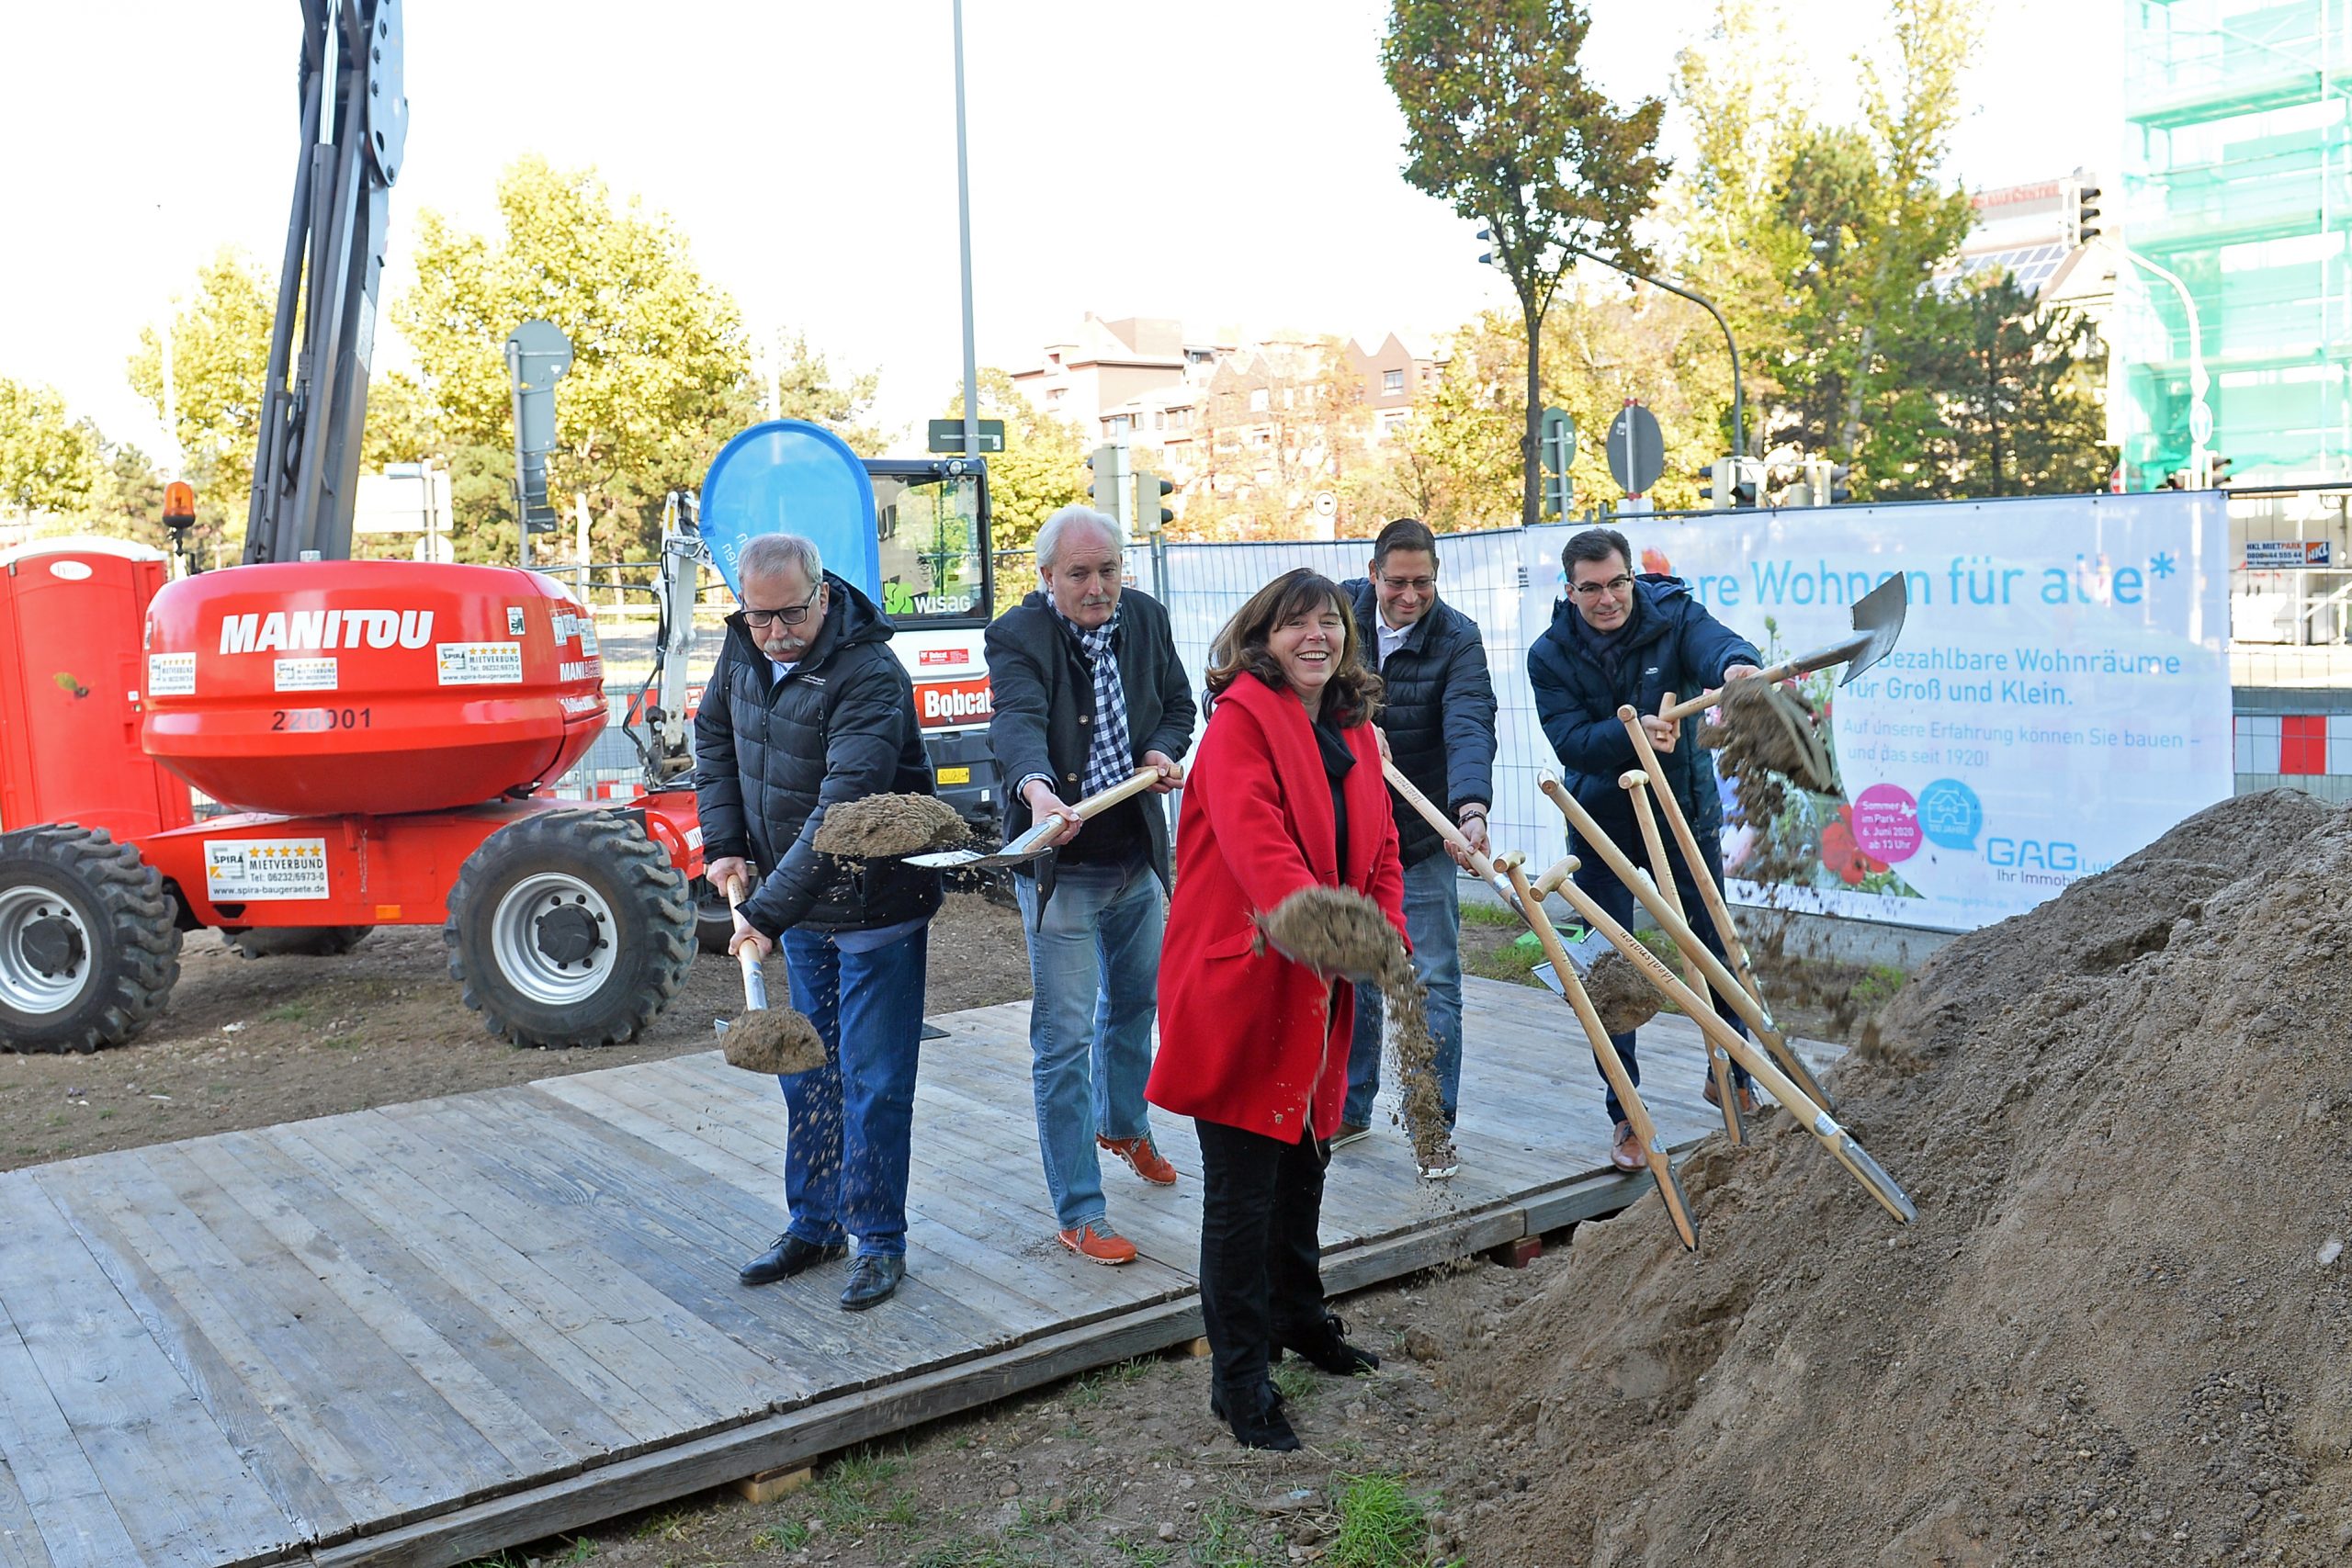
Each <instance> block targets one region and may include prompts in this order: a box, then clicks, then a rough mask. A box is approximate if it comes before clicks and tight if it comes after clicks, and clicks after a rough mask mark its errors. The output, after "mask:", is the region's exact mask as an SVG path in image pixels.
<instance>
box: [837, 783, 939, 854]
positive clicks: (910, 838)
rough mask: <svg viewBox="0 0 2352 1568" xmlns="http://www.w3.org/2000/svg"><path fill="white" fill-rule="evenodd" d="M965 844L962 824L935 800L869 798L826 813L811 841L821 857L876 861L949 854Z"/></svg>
mask: <svg viewBox="0 0 2352 1568" xmlns="http://www.w3.org/2000/svg"><path fill="white" fill-rule="evenodd" d="M964 839H965V828H964V819H963V818H960V817H958V816H956V808H955V807H952V806H950V805H948V804H947V803H946V802H945V801H944V800H942V799H940V798H939V797H938V796H937V795H867V796H866V797H865V799H863V800H845V801H843V802H842V803H841V804H840V805H839V806H835V807H828V808H827V810H826V812H825V819H824V821H822V822H821V823H820V824H818V827H817V838H816V840H815V841H816V846H817V849H818V850H819V852H821V853H824V854H829V855H839V856H840V857H842V859H843V860H875V859H887V858H888V857H890V856H893V855H920V854H929V853H931V852H933V851H935V850H952V849H954V848H955V847H956V845H958V844H960V843H962V842H963V841H964Z"/></svg>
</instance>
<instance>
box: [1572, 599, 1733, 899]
mask: <svg viewBox="0 0 2352 1568" xmlns="http://www.w3.org/2000/svg"><path fill="white" fill-rule="evenodd" d="M1579 618H1580V617H1579V615H1578V612H1577V607H1576V605H1575V604H1574V603H1573V602H1571V601H1569V600H1567V599H1566V598H1563V599H1562V600H1561V601H1560V602H1559V604H1557V605H1556V606H1555V608H1554V609H1553V611H1552V624H1551V625H1550V626H1547V627H1545V628H1544V635H1543V636H1541V637H1537V638H1536V639H1535V642H1534V645H1533V646H1532V647H1531V648H1530V649H1528V650H1527V679H1528V681H1529V682H1530V683H1531V684H1532V685H1533V686H1534V688H1535V713H1536V716H1537V717H1539V718H1541V719H1542V720H1543V721H1544V739H1547V740H1549V741H1550V742H1551V743H1552V750H1553V751H1554V752H1555V753H1556V754H1557V755H1558V756H1559V759H1560V779H1561V782H1562V783H1563V784H1566V785H1567V787H1568V789H1569V790H1570V792H1572V793H1573V794H1574V795H1576V797H1577V802H1578V803H1579V804H1580V805H1582V806H1583V807H1584V808H1585V809H1586V810H1587V811H1589V812H1591V813H1592V815H1593V818H1594V819H1595V820H1597V821H1598V822H1599V823H1600V826H1601V828H1602V829H1603V830H1604V831H1606V832H1607V833H1608V834H1609V836H1610V837H1611V839H1613V840H1616V842H1617V847H1618V848H1619V849H1622V850H1623V851H1624V852H1626V853H1627V854H1628V855H1630V856H1632V857H1633V859H1634V862H1635V863H1637V864H1638V863H1640V862H1641V861H1642V860H1643V858H1644V856H1643V853H1642V848H1641V829H1640V827H1639V825H1638V824H1636V823H1635V822H1634V808H1633V807H1632V806H1631V805H1630V804H1628V803H1627V801H1626V799H1625V792H1624V791H1623V789H1621V788H1619V787H1618V784H1617V777H1618V775H1619V774H1621V773H1624V772H1625V770H1627V769H1628V768H1632V767H1634V766H1637V765H1638V763H1637V760H1636V759H1635V757H1634V741H1633V738H1632V737H1631V736H1629V735H1627V734H1626V733H1625V727H1624V725H1623V723H1621V722H1620V721H1619V720H1618V717H1617V709H1618V707H1619V705H1621V704H1624V703H1631V704H1633V705H1634V707H1635V708H1637V709H1639V710H1640V711H1641V712H1643V713H1648V714H1654V713H1656V712H1657V710H1658V708H1659V706H1660V705H1662V703H1663V701H1664V699H1665V696H1666V694H1667V693H1668V692H1672V693H1673V694H1675V696H1676V698H1677V699H1678V700H1679V699H1680V698H1683V697H1695V696H1697V695H1698V694H1700V693H1701V692H1703V691H1707V690H1709V689H1710V688H1712V687H1715V686H1720V685H1721V684H1723V678H1724V666H1726V665H1731V664H1755V665H1761V664H1762V663H1763V662H1764V660H1762V658H1761V657H1759V656H1758V653H1757V651H1756V649H1755V648H1754V646H1753V645H1751V644H1750V643H1749V642H1748V641H1747V638H1745V637H1741V636H1740V635H1739V634H1738V633H1737V632H1735V631H1733V630H1732V629H1731V628H1730V627H1729V626H1725V625H1724V624H1723V623H1722V622H1721V621H1719V620H1717V619H1715V618H1714V617H1713V615H1709V614H1707V611H1706V607H1705V606H1704V605H1702V604H1700V603H1699V601H1698V600H1697V599H1695V598H1693V597H1691V590H1690V588H1689V587H1688V586H1687V585H1686V584H1685V583H1684V582H1683V581H1682V580H1681V579H1680V578H1679V577H1662V576H1659V575H1657V574H1656V573H1652V572H1644V573H1643V574H1642V575H1641V576H1639V577H1638V578H1636V579H1634V623H1633V629H1632V630H1631V631H1630V632H1628V633H1627V634H1626V635H1627V637H1628V639H1629V640H1628V642H1627V643H1626V645H1625V646H1626V657H1625V660H1624V665H1623V671H1622V672H1621V674H1620V677H1619V680H1618V682H1617V683H1616V684H1615V685H1614V686H1611V684H1610V682H1609V680H1608V677H1607V676H1606V675H1605V674H1604V672H1603V671H1602V670H1601V667H1600V661H1599V660H1596V659H1595V658H1594V657H1593V655H1592V653H1591V651H1590V650H1589V649H1587V648H1586V647H1585V645H1584V642H1583V639H1582V637H1580V636H1579V635H1578V632H1577V627H1576V626H1575V625H1574V624H1573V623H1574V622H1576V621H1577V620H1578V619H1579ZM1698 728H1699V720H1698V716H1696V715H1693V716H1691V717H1689V718H1686V719H1684V720H1683V721H1682V739H1681V740H1680V741H1679V743H1678V744H1677V745H1676V746H1675V748H1674V750H1672V751H1671V752H1668V753H1666V754H1664V755H1662V756H1660V757H1659V758H1658V763H1659V766H1660V767H1661V768H1663V769H1664V770H1665V773H1666V782H1667V783H1668V784H1670V785H1672V786H1673V789H1674V798H1675V799H1676V801H1677V802H1679V804H1680V806H1681V807H1682V814H1683V816H1684V817H1685V818H1688V819H1689V820H1690V823H1691V829H1692V831H1694V832H1696V833H1697V834H1698V835H1699V836H1700V837H1701V838H1702V839H1704V838H1705V837H1706V836H1707V835H1708V834H1709V833H1711V832H1713V831H1714V830H1716V829H1720V828H1721V827H1722V826H1723V802H1722V799H1721V797H1720V796H1718V795H1716V793H1715V770H1714V762H1713V759H1712V758H1710V757H1709V756H1708V755H1707V754H1706V753H1704V752H1702V751H1701V750H1699V746H1698V740H1697V735H1698ZM1575 837H1576V836H1575V835H1574V834H1573V833H1571V834H1570V835H1569V840H1570V846H1569V847H1570V849H1571V850H1574V848H1575V841H1574V840H1575Z"/></svg>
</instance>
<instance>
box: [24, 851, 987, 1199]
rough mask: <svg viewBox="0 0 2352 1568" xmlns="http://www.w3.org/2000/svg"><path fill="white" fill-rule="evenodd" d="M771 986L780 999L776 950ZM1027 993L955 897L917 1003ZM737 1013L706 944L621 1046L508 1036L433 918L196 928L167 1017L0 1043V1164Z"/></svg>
mask: <svg viewBox="0 0 2352 1568" xmlns="http://www.w3.org/2000/svg"><path fill="white" fill-rule="evenodd" d="M768 983H769V986H770V987H771V988H772V990H773V991H774V993H775V998H776V999H777V1000H779V1001H781V1000H783V999H784V997H785V975H784V966H783V965H782V964H778V963H775V962H774V961H773V960H772V961H771V962H770V963H769V964H768ZM1028 994H1029V958H1028V953H1027V950H1026V949H1025V948H1024V947H1023V945H1022V941H1021V917H1020V914H1019V912H1018V911H1016V910H1013V909H1011V908H1005V907H1003V906H1001V905H998V904H995V903H991V902H989V900H987V899H985V898H983V897H979V896H978V895H976V894H968V893H951V894H949V895H948V896H947V898H946V902H945V903H944V905H943V907H942V908H941V909H940V913H939V918H938V919H936V920H935V921H934V922H933V925H932V932H931V966H930V974H929V976H928V980H927V983H926V985H925V987H924V996H923V1009H924V1010H925V1011H926V1012H932V1013H938V1012H948V1011H953V1010H956V1009H958V1008H970V1007H987V1006H990V1005H992V1004H994V1003H997V1002H1005V1001H1014V1000H1018V999H1019V998H1023V997H1025V996H1027V995H1028ZM742 1011H743V986H742V981H741V975H740V972H739V971H738V969H737V967H736V963H735V960H734V959H732V958H729V957H728V956H727V955H726V954H725V953H700V954H697V955H696V957H695V964H694V967H693V969H692V970H690V971H689V972H688V974H687V976H686V985H685V988H684V990H682V991H680V992H679V993H678V996H677V998H676V999H675V1000H674V1001H673V1002H671V1004H670V1005H669V1007H668V1008H667V1009H666V1010H664V1011H663V1012H662V1016H661V1017H660V1018H658V1019H656V1020H655V1021H653V1024H652V1026H651V1027H650V1028H649V1029H648V1030H647V1031H646V1032H645V1033H644V1034H642V1035H641V1036H639V1038H638V1039H637V1040H635V1041H633V1042H631V1043H628V1044H626V1045H607V1046H604V1047H602V1048H600V1049H579V1050H570V1051H563V1050H542V1049H536V1048H530V1049H524V1048H517V1047H515V1046H512V1045H509V1044H508V1043H506V1042H505V1041H503V1040H501V1039H499V1038H498V1037H497V1036H495V1035H492V1034H491V1033H489V1032H486V1031H484V1029H483V1028H482V1025H481V1019H480V1018H479V1017H477V1016H476V1015H475V1014H473V1013H470V1012H468V1011H467V1010H465V1009H464V1008H463V1007H461V1006H460V1005H459V1004H458V987H457V985H456V983H455V982H454V981H452V980H451V979H450V978H449V960H448V953H447V950H446V949H444V948H443V946H442V945H441V932H440V931H438V930H437V929H434V928H425V927H414V926H388V927H384V928H382V929H380V930H379V931H376V932H375V933H374V934H373V935H372V936H370V937H369V938H368V940H367V942H364V943H363V944H361V946H360V947H359V948H358V950H357V951H356V952H354V953H347V954H345V955H344V956H342V957H339V958H258V959H256V958H246V957H243V956H242V955H241V954H239V953H237V952H236V951H235V950H234V949H233V948H232V947H230V946H229V945H228V944H227V943H226V942H223V941H222V940H221V939H220V937H219V936H217V935H215V934H213V933H211V932H198V933H196V934H194V935H192V936H190V937H189V938H188V939H187V946H186V947H185V948H184V949H182V951H181V955H180V980H179V984H178V985H177V986H176V987H174V988H173V991H172V998H171V1001H170V1002H169V1003H168V1004H167V1005H166V1007H165V1008H164V1013H163V1016H162V1017H160V1018H158V1019H157V1020H156V1021H155V1022H154V1023H153V1025H152V1026H150V1027H149V1028H148V1030H147V1031H146V1032H144V1033H142V1034H141V1035H140V1036H139V1037H138V1038H137V1039H135V1040H132V1041H131V1042H130V1043H128V1044H124V1045H119V1046H115V1047H113V1048H112V1049H109V1050H105V1051H99V1052H96V1053H95V1054H93V1055H86V1056H77V1055H62V1056H53V1055H23V1054H19V1053H17V1052H9V1051H0V1169H8V1168H15V1167H17V1166H22V1165H32V1164H36V1163H38V1162H40V1161H43V1160H53V1159H65V1158H68V1157H70V1156H75V1155H86V1154H96V1153H98V1152H100V1151H102V1150H106V1149H121V1148H136V1147H139V1146H140V1145H146V1144H153V1143H162V1142H164V1141H167V1140H169V1139H173V1138H191V1137H195V1136H197V1135H198V1134H205V1133H225V1132H229V1131H232V1129H235V1128H239V1127H262V1126H267V1125H269V1124H271V1123H273V1122H295V1121H300V1120H301V1119H302V1118H304V1117H309V1116H326V1115H331V1114H334V1112H337V1111H357V1110H361V1109H364V1108H366V1107H368V1106H373V1105H390V1104H396V1103H398V1102H400V1101H401V1100H426V1099H430V1098H432V1097H433V1096H435V1095H441V1094H460V1093H463V1092H465V1091H467V1090H469V1089H492V1088H495V1087H498V1086H500V1085H503V1084H514V1083H526V1082H528V1081H529V1080H531V1079H533V1078H542V1077H554V1076H556V1075H558V1074H562V1073H579V1072H587V1071H590V1070H591V1069H594V1068H597V1067H613V1066H621V1065H622V1064H624V1063H628V1062H644V1061H651V1060H655V1059H657V1058H660V1057H664V1056H674V1055H679V1054H681V1053H683V1052H688V1051H708V1050H711V1049H713V1048H715V1047H716V1046H717V1045H718V1041H717V1040H716V1039H715V1038H714V1037H713V1035H712V1032H711V1027H710V1026H711V1021H712V1020H714V1019H719V1018H726V1019H733V1018H736V1017H738V1016H740V1015H741V1013H742Z"/></svg>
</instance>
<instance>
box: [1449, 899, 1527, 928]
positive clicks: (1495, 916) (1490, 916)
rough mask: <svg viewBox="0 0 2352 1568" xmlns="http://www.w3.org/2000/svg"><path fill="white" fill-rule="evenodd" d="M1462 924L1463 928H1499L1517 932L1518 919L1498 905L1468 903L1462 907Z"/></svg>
mask: <svg viewBox="0 0 2352 1568" xmlns="http://www.w3.org/2000/svg"><path fill="white" fill-rule="evenodd" d="M1462 923H1463V924H1464V925H1465V926H1499V927H1501V928H1503V929H1505V930H1508V931H1517V930H1518V929H1519V917H1518V916H1517V915H1515V914H1513V913H1512V912H1511V911H1510V910H1509V909H1506V908H1503V907H1502V906H1501V905H1500V904H1480V903H1469V904H1464V905H1463V906H1462Z"/></svg>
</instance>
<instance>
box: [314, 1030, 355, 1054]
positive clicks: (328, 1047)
mask: <svg viewBox="0 0 2352 1568" xmlns="http://www.w3.org/2000/svg"><path fill="white" fill-rule="evenodd" d="M319 1048H320V1049H321V1050H322V1051H356V1050H357V1049H358V1048H359V1036H357V1035H356V1034H334V1035H330V1036H328V1037H327V1038H326V1039H324V1040H322V1041H320V1042H319Z"/></svg>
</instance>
